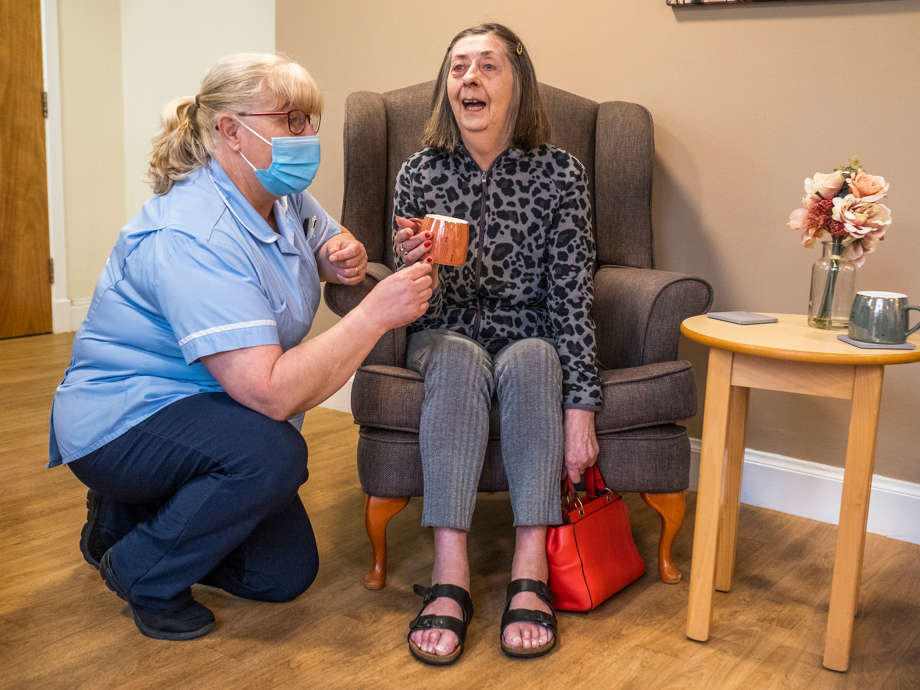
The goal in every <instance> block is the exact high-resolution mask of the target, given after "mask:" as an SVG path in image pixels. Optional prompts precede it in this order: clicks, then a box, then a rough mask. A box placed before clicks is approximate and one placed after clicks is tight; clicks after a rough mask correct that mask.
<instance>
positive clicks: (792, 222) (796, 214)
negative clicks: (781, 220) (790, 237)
mask: <svg viewBox="0 0 920 690" xmlns="http://www.w3.org/2000/svg"><path fill="white" fill-rule="evenodd" d="M807 217H808V211H807V210H806V209H804V208H797V209H796V210H795V211H793V212H792V213H790V214H789V220H788V221H787V222H786V225H788V226H789V227H790V228H792V229H793V230H802V229H804V227H803V226H804V223H805V218H807Z"/></svg>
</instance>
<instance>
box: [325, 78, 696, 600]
mask: <svg viewBox="0 0 920 690" xmlns="http://www.w3.org/2000/svg"><path fill="white" fill-rule="evenodd" d="M433 86H434V82H428V83H424V84H417V85H415V86H410V87H407V88H404V89H399V90H396V91H390V92H387V93H382V94H381V93H370V92H359V93H353V94H351V95H350V96H349V97H348V99H347V101H346V103H345V196H344V201H343V205H342V223H343V224H344V225H345V226H346V227H347V228H348V229H349V230H351V232H353V233H354V234H355V236H357V237H358V238H359V239H360V240H361V241H362V242H364V244H365V245H366V247H367V254H368V258H369V264H368V274H367V277H366V279H365V280H364V282H363V284H361V285H357V286H353V287H345V286H341V285H333V284H327V285H326V288H325V299H326V303H327V304H328V305H329V307H330V308H331V309H332V310H333V311H334V312H335V313H336V314H339V315H342V314H345V313H347V312H348V311H349V310H350V309H352V308H353V307H354V306H355V305H356V304H357V303H358V302H359V301H360V300H361V298H362V297H363V296H364V295H365V294H367V292H368V291H369V290H370V289H371V288H372V287H373V286H374V284H375V283H376V282H377V281H379V280H381V279H382V278H384V277H385V276H386V275H388V274H389V273H390V272H391V271H392V270H393V269H394V266H395V262H394V256H393V247H392V242H391V239H390V232H391V231H390V227H391V219H392V213H393V186H394V182H395V179H396V174H397V172H398V170H399V167H400V165H401V164H402V162H403V161H404V160H405V159H406V158H407V157H408V156H409V155H411V154H412V153H414V152H415V151H417V150H418V149H419V148H420V146H419V141H420V138H421V132H422V128H423V126H424V122H425V120H426V119H427V117H428V113H429V110H430V101H431V93H432V89H433ZM540 93H541V95H542V98H543V101H544V104H545V105H546V107H547V110H548V111H549V114H550V120H551V123H552V129H553V137H552V142H553V143H554V144H556V145H558V146H560V147H562V148H563V149H565V150H567V151H569V152H570V153H572V154H574V155H575V156H576V157H577V158H578V159H579V160H580V161H581V162H582V163H583V164H584V166H585V168H586V169H587V171H588V177H589V178H590V182H591V193H592V194H591V195H592V199H593V203H594V219H595V223H594V230H595V234H596V238H597V270H596V274H595V303H594V311H593V315H594V319H595V321H596V324H597V343H598V359H599V362H598V363H599V366H600V375H601V380H602V383H603V392H604V407H603V409H602V410H601V411H600V412H599V413H598V414H597V417H596V429H597V435H598V444H599V446H600V455H599V458H598V463H599V466H600V468H601V471H602V473H603V475H604V477H605V478H606V480H607V483H608V484H609V485H610V487H611V488H613V489H615V490H617V491H620V492H639V493H640V494H641V495H642V498H643V499H644V500H645V501H646V502H647V503H648V504H649V505H650V506H651V507H652V508H654V509H655V510H656V511H657V512H658V513H659V514H660V515H661V525H662V527H661V537H660V545H659V549H658V569H659V574H660V576H661V579H662V580H664V581H665V582H672V583H673V582H677V581H679V580H680V578H681V574H680V571H679V570H678V569H677V568H676V567H675V566H674V565H673V563H672V561H671V544H672V543H673V541H674V536H675V534H676V533H677V530H678V529H679V528H680V526H681V523H682V522H683V518H684V510H685V503H684V491H685V490H686V489H687V487H688V485H689V475H690V445H689V441H688V438H687V432H686V430H685V429H684V428H683V427H682V426H679V425H677V424H676V422H677V421H679V420H682V419H686V418H687V417H691V416H693V415H694V414H695V413H696V388H695V384H694V379H693V374H692V371H691V368H690V363H689V362H684V361H678V360H677V343H678V338H679V326H680V322H681V321H682V320H683V319H684V318H686V317H688V316H692V315H695V314H699V313H702V312H704V311H705V310H706V309H707V308H708V307H709V305H710V303H711V301H712V288H711V287H710V286H709V284H708V283H707V282H705V281H704V280H701V279H699V278H694V277H690V276H685V275H681V274H678V273H671V272H667V271H659V270H655V269H654V268H653V262H652V227H651V189H652V168H653V159H654V149H653V140H652V119H651V116H650V115H649V113H648V111H646V110H645V109H644V108H643V107H641V106H639V105H636V104H633V103H625V102H607V103H596V102H594V101H590V100H587V99H585V98H581V97H579V96H576V95H574V94H571V93H567V92H565V91H562V90H560V89H556V88H554V87H551V86H546V85H540ZM473 220H475V219H473ZM405 350H406V331H405V329H404V328H400V329H396V330H393V331H390V332H389V333H387V334H386V335H385V336H384V337H383V338H381V340H380V341H379V342H378V343H377V345H376V347H375V348H374V350H373V351H372V352H371V353H370V354H369V355H368V357H367V359H366V360H365V362H364V365H363V366H362V367H361V368H360V369H359V370H358V372H357V373H356V375H355V378H354V383H353V386H352V395H351V404H352V412H353V414H354V418H355V422H356V423H357V424H358V425H359V426H360V431H359V441H358V476H359V479H360V481H361V487H362V488H363V490H364V492H365V493H366V495H367V499H366V502H365V524H366V527H367V533H368V537H369V538H370V541H371V546H372V550H373V561H372V564H371V567H370V570H369V571H368V573H367V574H366V575H365V585H366V586H367V587H369V588H371V589H378V588H380V587H383V586H384V584H385V581H386V526H387V523H388V522H389V520H390V518H392V517H393V516H394V515H395V514H396V513H398V512H399V511H400V510H402V508H403V507H405V505H406V504H407V503H408V500H409V498H410V497H413V496H421V495H422V467H421V458H420V455H419V446H418V425H419V417H420V413H421V404H422V397H423V394H424V386H423V381H422V378H421V376H419V374H417V373H416V372H414V371H412V370H409V369H406V368H405ZM491 427H492V428H491V432H490V441H489V444H488V449H487V451H486V455H487V457H486V460H485V465H484V467H483V471H482V477H481V481H480V484H479V490H480V491H507V489H508V484H507V480H506V478H505V474H504V470H503V467H502V460H501V448H500V444H499V441H498V433H497V432H498V416H497V414H495V413H494V410H493V415H492V425H491Z"/></svg>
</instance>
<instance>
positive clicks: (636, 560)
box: [546, 465, 645, 611]
mask: <svg viewBox="0 0 920 690" xmlns="http://www.w3.org/2000/svg"><path fill="white" fill-rule="evenodd" d="M585 489H586V491H585V496H584V499H579V498H578V496H577V495H576V493H575V489H574V487H573V486H572V482H571V481H569V479H568V478H566V479H564V480H563V482H562V523H563V524H561V525H558V526H555V527H550V528H549V529H547V531H546V556H547V559H548V561H549V588H550V591H551V592H552V595H553V608H554V609H556V610H559V611H590V610H591V609H593V608H596V607H597V606H599V605H600V604H601V603H603V602H604V601H606V600H607V599H608V598H609V597H610V596H611V595H612V594H614V593H615V592H618V591H620V590H621V589H623V588H624V587H625V586H626V585H628V584H629V583H631V582H634V581H635V580H637V579H638V578H639V577H641V576H642V574H643V573H644V572H645V561H643V560H642V557H641V556H639V551H638V549H636V542H634V541H633V536H632V531H631V530H630V528H629V514H628V513H627V511H626V504H625V503H623V499H622V498H621V497H620V495H619V494H617V493H614V492H613V491H611V490H610V489H608V488H607V485H606V483H605V482H604V478H603V477H602V476H601V472H600V470H599V469H598V468H597V466H596V465H595V466H593V467H589V468H588V469H587V470H586V471H585Z"/></svg>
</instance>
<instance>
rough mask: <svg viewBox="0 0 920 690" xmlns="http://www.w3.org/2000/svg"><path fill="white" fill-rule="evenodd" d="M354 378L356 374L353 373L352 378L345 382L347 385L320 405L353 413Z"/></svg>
mask: <svg viewBox="0 0 920 690" xmlns="http://www.w3.org/2000/svg"><path fill="white" fill-rule="evenodd" d="M354 380H355V376H354V374H352V375H351V378H350V379H348V381H346V382H345V385H344V386H342V387H341V388H339V389H338V390H337V391H336V392H335V393H333V394H332V395H330V396H329V397H328V398H326V399H325V400H324V401H323V402H322V403H321V404H320V407H328V408H329V409H330V410H338V411H339V412H347V413H348V414H351V384H352V382H353V381H354Z"/></svg>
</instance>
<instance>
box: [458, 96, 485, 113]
mask: <svg viewBox="0 0 920 690" xmlns="http://www.w3.org/2000/svg"><path fill="white" fill-rule="evenodd" d="M460 102H461V103H462V104H463V109H464V110H467V111H471V112H477V111H480V110H483V109H484V108H485V107H486V104H485V101H480V100H479V99H477V98H464V99H463V100H462V101H460Z"/></svg>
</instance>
